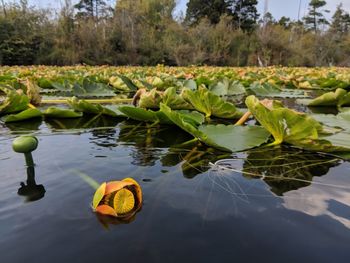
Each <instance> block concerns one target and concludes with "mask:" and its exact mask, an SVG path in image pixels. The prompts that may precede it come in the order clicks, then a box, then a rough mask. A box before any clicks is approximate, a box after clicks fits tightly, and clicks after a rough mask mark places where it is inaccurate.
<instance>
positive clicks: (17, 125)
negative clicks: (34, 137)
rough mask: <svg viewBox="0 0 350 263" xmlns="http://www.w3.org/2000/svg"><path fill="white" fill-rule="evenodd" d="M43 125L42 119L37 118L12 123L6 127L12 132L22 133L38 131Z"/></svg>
mask: <svg viewBox="0 0 350 263" xmlns="http://www.w3.org/2000/svg"><path fill="white" fill-rule="evenodd" d="M41 124H42V119H41V118H35V119H31V120H28V121H20V122H10V123H6V127H7V128H8V129H10V130H11V131H15V132H20V131H38V130H39V128H40V126H41Z"/></svg>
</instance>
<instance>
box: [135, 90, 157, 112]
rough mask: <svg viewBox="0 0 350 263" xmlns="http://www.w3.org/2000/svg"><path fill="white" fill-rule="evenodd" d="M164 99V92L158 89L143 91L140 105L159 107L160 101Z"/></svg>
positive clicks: (151, 107) (142, 106) (150, 107)
mask: <svg viewBox="0 0 350 263" xmlns="http://www.w3.org/2000/svg"><path fill="white" fill-rule="evenodd" d="M161 101H162V93H161V92H160V91H158V90H157V89H152V90H151V91H149V92H146V93H143V94H142V95H141V97H140V101H139V107H140V108H145V109H159V103H160V102H161Z"/></svg>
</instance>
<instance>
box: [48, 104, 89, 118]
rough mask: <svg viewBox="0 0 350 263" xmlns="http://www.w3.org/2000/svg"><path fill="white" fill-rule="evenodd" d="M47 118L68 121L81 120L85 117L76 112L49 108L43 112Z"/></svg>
mask: <svg viewBox="0 0 350 263" xmlns="http://www.w3.org/2000/svg"><path fill="white" fill-rule="evenodd" d="M43 114H44V116H45V117H46V118H56V119H68V118H79V117H81V116H83V113H82V112H76V111H72V110H68V109H60V108H57V107H50V108H47V109H46V110H45V111H44V112H43Z"/></svg>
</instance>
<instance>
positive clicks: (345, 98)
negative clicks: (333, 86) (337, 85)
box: [298, 89, 350, 107]
mask: <svg viewBox="0 0 350 263" xmlns="http://www.w3.org/2000/svg"><path fill="white" fill-rule="evenodd" d="M298 103H300V104H304V105H307V106H313V107H321V106H335V107H342V106H350V93H349V92H347V91H346V90H344V89H337V90H336V91H334V92H327V93H325V94H323V95H321V96H319V97H317V98H315V99H313V100H298Z"/></svg>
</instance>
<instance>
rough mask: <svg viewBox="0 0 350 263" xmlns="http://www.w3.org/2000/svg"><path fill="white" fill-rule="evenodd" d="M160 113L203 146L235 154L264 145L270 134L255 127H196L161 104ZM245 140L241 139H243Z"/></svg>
mask: <svg viewBox="0 0 350 263" xmlns="http://www.w3.org/2000/svg"><path fill="white" fill-rule="evenodd" d="M160 108H161V111H162V112H164V113H165V115H166V116H167V117H168V118H169V119H170V120H171V121H172V122H173V123H174V124H176V125H177V126H178V127H180V128H181V129H183V130H184V131H186V132H188V133H190V134H191V135H192V136H193V137H195V138H197V139H199V140H200V141H202V142H203V143H204V144H206V145H208V146H212V147H214V148H217V149H219V150H222V151H229V152H237V151H243V150H246V149H250V148H253V147H256V146H259V145H261V144H263V143H265V142H266V141H267V140H268V138H269V137H270V133H269V132H268V131H266V130H265V129H264V128H262V127H257V126H246V127H240V126H234V125H229V126H225V125H204V126H199V127H197V126H196V125H195V124H194V123H191V122H189V121H188V120H187V119H186V117H185V116H183V115H181V114H180V113H178V112H176V111H172V110H171V109H170V108H169V107H168V106H166V105H164V104H161V106H160ZM245 136H246V138H245V139H242V138H243V137H245Z"/></svg>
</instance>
